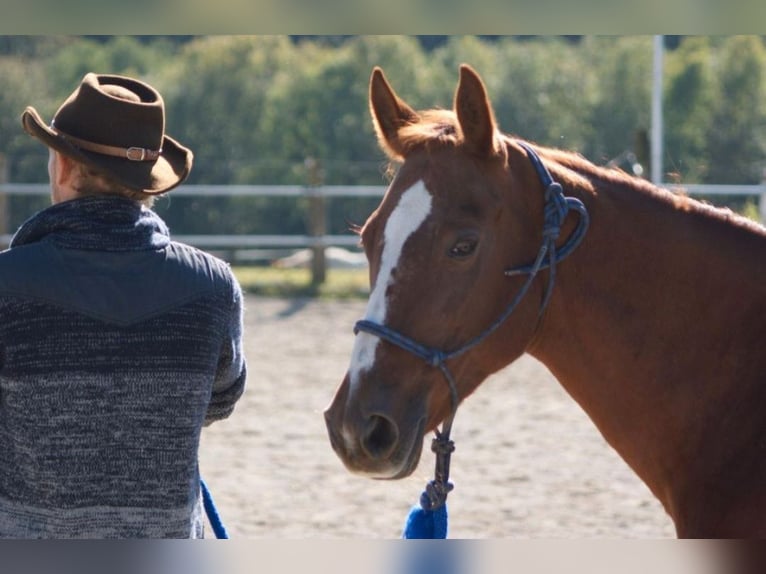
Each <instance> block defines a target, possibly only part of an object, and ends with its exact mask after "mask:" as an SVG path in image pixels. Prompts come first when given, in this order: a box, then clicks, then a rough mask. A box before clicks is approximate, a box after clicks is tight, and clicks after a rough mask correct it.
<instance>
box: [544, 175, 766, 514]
mask: <svg viewBox="0 0 766 574" xmlns="http://www.w3.org/2000/svg"><path fill="white" fill-rule="evenodd" d="M584 199H585V201H586V203H587V205H588V208H589V210H590V211H591V213H592V225H591V229H590V230H589V231H588V235H587V238H586V241H585V242H584V243H583V244H582V245H581V247H580V248H579V250H578V251H577V252H576V253H575V254H573V255H572V256H571V258H570V259H569V260H567V261H565V262H562V263H561V265H560V268H559V272H558V274H557V280H556V286H555V288H554V295H553V298H552V300H551V302H550V307H549V309H548V311H547V313H546V316H545V318H544V319H543V323H542V325H541V327H540V331H539V333H538V336H537V337H536V339H535V341H534V343H533V345H532V347H531V348H530V349H529V351H530V353H531V354H533V355H534V356H536V357H537V358H538V359H540V360H541V361H542V362H543V363H545V364H546V365H547V366H548V368H549V369H550V370H551V372H552V373H553V374H554V376H556V377H557V379H558V380H559V381H560V382H561V383H562V385H563V386H564V387H565V388H566V390H567V391H568V392H569V393H570V394H571V395H572V397H573V398H574V399H575V400H577V401H578V402H579V403H580V405H581V406H582V407H583V408H584V410H585V411H586V412H588V414H589V416H590V417H591V419H592V420H593V421H594V423H595V424H596V425H597V426H598V427H599V429H600V430H601V432H602V433H603V435H604V437H605V438H606V439H607V440H608V441H609V442H610V444H612V446H613V447H614V448H615V449H616V450H617V451H618V452H620V454H621V455H622V456H623V458H624V459H625V460H626V462H628V464H630V465H631V466H632V467H633V468H634V470H636V472H637V473H638V474H639V475H640V476H641V477H642V478H643V480H644V481H645V482H646V483H647V485H648V486H649V487H650V488H651V489H652V491H653V492H654V493H655V495H656V496H657V497H658V498H659V499H660V500H661V501H662V502H663V503H664V504H665V506H666V508H667V509H668V511H669V512H671V514H673V512H672V510H673V506H674V505H675V504H676V501H675V500H674V497H675V496H676V493H675V492H674V491H677V490H679V489H683V488H684V487H683V485H679V484H678V480H682V476H679V465H680V466H683V465H685V464H687V463H688V462H689V461H688V460H687V457H693V456H695V453H694V452H693V451H694V449H695V448H697V446H698V445H697V444H696V443H695V441H697V440H698V437H701V436H702V433H704V432H706V431H704V425H705V423H706V421H707V422H709V420H708V417H709V416H711V414H712V413H711V410H710V405H714V404H716V403H715V402H716V401H726V400H729V398H730V397H729V396H728V393H729V391H728V390H727V388H726V387H725V386H723V385H721V384H719V383H720V381H721V380H726V379H728V378H731V377H732V376H737V373H736V372H735V373H732V372H731V371H732V370H737V369H743V370H744V369H746V367H744V363H746V362H747V361H746V360H745V359H746V358H745V357H739V356H737V349H738V344H739V342H738V340H737V338H738V337H747V338H752V337H754V336H766V333H764V329H763V328H762V327H761V325H760V323H761V322H762V321H761V319H760V317H763V313H764V312H766V308H764V307H765V306H764V300H765V299H766V298H765V297H764V294H765V293H764V287H763V284H762V281H761V279H763V278H766V235H761V236H759V235H758V234H757V233H754V232H752V231H748V230H746V229H744V228H737V227H736V226H731V225H727V224H726V223H725V222H724V221H723V218H722V217H721V216H719V215H713V214H712V210H709V209H708V210H707V211H709V212H710V213H706V209H707V208H702V207H700V206H698V205H697V204H696V203H694V202H691V201H690V200H675V199H673V198H671V197H670V196H669V195H665V196H663V195H662V194H656V193H653V192H650V191H647V190H643V191H641V190H631V189H629V188H628V187H627V186H626V187H623V188H621V189H617V188H615V187H614V186H612V187H609V186H605V187H604V189H598V190H597V193H596V194H585V195H584ZM754 267H755V268H756V269H755V270H754V269H753V268H754ZM732 285H736V289H735V290H732V288H731V287H732ZM754 319H755V321H754ZM754 329H757V331H758V333H754V331H753V330H754ZM743 347H745V348H746V345H743ZM751 350H752V349H751ZM715 356H718V357H720V360H712V361H711V360H710V358H711V357H715ZM748 359H752V358H751V357H748ZM751 362H752V361H751ZM761 368H763V365H762V366H761ZM743 375H744V376H747V373H746V372H743ZM699 440H702V439H701V438H700V439H699Z"/></svg>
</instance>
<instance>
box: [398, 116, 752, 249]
mask: <svg viewBox="0 0 766 574" xmlns="http://www.w3.org/2000/svg"><path fill="white" fill-rule="evenodd" d="M500 137H501V141H502V142H503V144H504V145H506V146H508V145H510V144H511V142H513V141H518V140H519V139H520V138H517V137H515V136H512V135H508V134H500ZM397 138H398V141H397V143H398V145H399V149H400V150H401V154H402V156H407V155H409V153H411V152H412V151H414V150H415V149H423V148H425V149H435V148H437V149H438V148H440V147H455V146H458V145H459V144H460V143H461V142H462V141H463V134H462V131H461V129H460V124H459V122H458V119H457V115H456V114H455V112H454V111H452V110H446V109H440V108H434V109H430V110H424V111H419V112H418V121H417V122H414V123H410V124H407V125H405V126H403V127H402V128H400V129H399V131H398V133H397ZM528 143H530V144H531V145H533V146H534V148H535V150H537V152H538V154H539V155H540V157H541V158H543V159H544V160H546V165H547V166H548V169H549V170H550V171H551V174H552V175H553V176H554V178H555V179H557V180H558V181H559V182H560V183H561V184H562V185H564V186H565V187H569V186H572V187H577V188H579V189H585V190H588V191H590V192H595V193H597V192H598V188H600V187H603V186H609V187H619V188H625V189H631V190H635V191H638V192H640V193H643V194H646V195H649V196H651V197H654V198H656V199H658V200H660V201H663V202H665V203H669V204H671V205H673V206H674V207H675V208H676V209H678V210H680V211H687V212H697V213H700V214H702V215H704V216H707V217H711V218H713V219H718V220H722V221H725V222H727V223H729V224H734V225H737V226H739V227H744V228H747V229H748V230H750V231H756V232H758V233H760V234H764V233H766V230H764V228H763V227H762V226H761V225H759V224H758V223H756V222H754V221H752V220H750V219H748V218H746V217H744V216H741V215H738V214H736V213H734V212H733V211H731V209H728V208H719V207H715V206H712V205H710V204H708V203H705V202H703V201H699V200H696V199H693V198H691V197H689V196H688V195H686V194H684V193H683V191H681V193H676V192H674V191H670V190H668V189H664V188H660V187H657V186H655V185H654V184H652V183H651V182H649V181H647V180H645V179H641V178H639V177H635V176H633V175H630V174H628V173H626V172H624V171H622V170H620V169H616V168H610V167H602V166H598V165H596V164H594V163H592V162H591V161H589V160H588V159H586V158H585V157H583V156H582V155H580V154H578V153H575V152H572V151H566V150H562V149H558V148H552V147H545V146H540V145H537V144H535V143H533V142H528ZM393 159H394V160H395V161H397V160H398V161H401V160H403V157H396V156H395V157H393ZM393 170H394V166H393V165H389V173H390V174H392V173H393Z"/></svg>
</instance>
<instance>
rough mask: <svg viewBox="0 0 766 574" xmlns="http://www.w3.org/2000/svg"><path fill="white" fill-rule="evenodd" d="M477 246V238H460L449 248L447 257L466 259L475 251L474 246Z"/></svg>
mask: <svg viewBox="0 0 766 574" xmlns="http://www.w3.org/2000/svg"><path fill="white" fill-rule="evenodd" d="M478 244H479V240H478V238H476V237H474V236H469V237H461V238H460V239H458V240H457V241H456V242H455V244H454V245H453V246H452V247H451V248H450V250H449V256H450V257H456V258H460V257H468V256H469V255H471V254H472V253H473V252H474V251H476V246H477V245H478Z"/></svg>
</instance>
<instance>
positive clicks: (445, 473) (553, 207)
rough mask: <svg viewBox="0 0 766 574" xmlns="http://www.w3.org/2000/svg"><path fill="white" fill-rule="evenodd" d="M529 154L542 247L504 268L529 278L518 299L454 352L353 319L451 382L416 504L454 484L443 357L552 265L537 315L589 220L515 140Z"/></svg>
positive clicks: (442, 497)
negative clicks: (539, 193) (569, 221)
mask: <svg viewBox="0 0 766 574" xmlns="http://www.w3.org/2000/svg"><path fill="white" fill-rule="evenodd" d="M518 144H519V145H520V146H521V147H523V148H524V149H525V150H526V152H527V157H528V158H529V161H530V162H532V165H533V166H534V168H535V171H536V172H537V175H538V177H539V179H540V183H541V184H542V186H543V189H544V190H545V207H544V209H543V216H544V218H543V241H542V244H541V245H540V250H539V251H538V252H537V257H536V258H535V261H534V263H532V264H531V265H525V266H522V267H515V268H513V269H508V270H506V271H505V275H506V277H512V276H515V275H527V276H528V277H527V280H526V282H525V283H524V285H523V286H522V287H521V289H520V290H519V292H518V293H517V294H516V297H515V298H514V299H513V301H511V303H510V305H508V307H507V308H506V310H505V311H504V312H503V313H502V315H500V316H499V317H498V318H497V319H496V320H495V322H494V323H492V324H491V325H490V326H489V327H487V329H485V330H484V331H483V332H481V333H480V334H479V335H477V336H476V337H474V338H473V339H471V340H469V341H468V342H467V343H466V344H464V345H463V346H462V347H459V348H458V349H455V350H454V351H448V352H447V351H442V350H440V349H432V348H430V347H426V346H424V345H421V344H420V343H418V342H417V341H414V340H412V339H410V338H409V337H406V336H405V335H402V334H401V333H399V332H398V331H394V330H393V329H391V328H389V327H386V326H385V325H381V324H378V323H375V322H373V321H368V320H365V319H363V320H361V321H357V323H356V325H355V326H354V333H355V334H358V333H359V332H360V331H362V332H365V333H369V334H370V335H375V336H376V337H378V338H380V339H383V340H384V341H387V342H389V343H392V344H394V345H396V346H397V347H399V348H401V349H404V350H405V351H407V352H409V353H411V354H413V355H415V356H416V357H420V358H421V359H423V360H424V361H425V362H426V363H428V364H429V365H431V366H433V367H438V368H439V370H441V372H442V373H443V374H444V378H445V379H446V380H447V384H448V385H449V390H450V397H451V405H452V406H451V412H450V414H449V416H448V417H447V418H446V419H445V420H444V422H443V423H442V430H441V431H439V430H438V429H437V430H436V431H435V435H436V436H435V438H434V439H433V441H432V442H431V450H432V451H433V452H435V453H436V470H435V472H434V480H432V481H431V482H430V483H428V485H427V486H426V490H425V492H423V494H422V496H421V498H420V505H421V506H422V507H423V509H425V510H435V509H437V508H439V507H440V506H443V505H444V504H445V503H446V501H447V494H449V492H450V490H452V484H451V483H450V482H449V464H450V455H451V454H452V451H454V450H455V443H454V442H453V441H451V440H450V438H449V436H450V432H451V430H452V422H453V421H454V419H455V414H456V412H457V407H458V402H459V396H458V392H457V384H456V383H455V379H454V377H453V376H452V373H451V372H450V370H449V368H448V367H447V364H446V361H448V360H449V359H454V358H456V357H458V356H460V355H462V354H463V353H465V352H467V351H468V350H469V349H472V348H473V347H475V346H476V345H478V344H479V343H481V342H482V341H483V340H484V339H486V338H487V337H488V336H489V335H491V334H492V333H494V332H495V331H496V330H497V329H498V328H499V327H500V326H501V325H502V324H503V323H504V322H505V320H506V319H508V317H509V316H510V315H511V313H513V311H514V309H516V307H517V306H518V304H519V303H520V302H521V300H522V299H523V298H524V296H525V295H526V294H527V292H528V291H529V288H530V287H531V285H532V281H533V280H534V278H535V277H536V276H537V273H538V272H539V271H540V270H542V269H550V273H549V274H548V285H547V287H546V289H545V295H544V297H543V301H542V303H541V305H540V311H539V316H541V315H542V314H543V312H544V311H545V308H546V307H547V306H548V302H549V301H550V297H551V293H552V291H553V282H554V281H555V279H556V264H557V263H558V262H559V261H561V260H562V259H565V258H566V257H568V256H569V255H571V254H572V252H573V251H574V250H575V249H576V248H577V246H578V245H579V244H580V243H581V242H582V240H583V238H584V237H585V232H586V231H587V229H588V224H589V222H590V218H589V216H588V211H587V210H586V209H585V205H583V203H582V202H581V201H580V200H579V199H577V198H574V197H565V196H564V191H563V189H562V187H561V185H560V184H559V183H558V182H556V181H554V180H553V177H551V174H550V172H549V171H548V168H546V167H545V165H543V162H542V161H541V160H540V158H539V157H538V155H537V153H535V151H534V150H533V149H532V148H531V147H530V146H529V145H527V144H526V143H524V142H518ZM570 210H573V211H576V212H577V213H578V214H579V218H578V221H577V227H576V228H575V230H574V231H573V232H572V235H571V236H570V237H569V239H568V240H567V242H566V243H565V244H564V245H563V246H561V248H560V249H558V250H557V249H556V240H557V239H558V238H559V235H560V233H561V226H562V225H563V223H564V220H565V219H566V216H567V214H568V213H569V211H570Z"/></svg>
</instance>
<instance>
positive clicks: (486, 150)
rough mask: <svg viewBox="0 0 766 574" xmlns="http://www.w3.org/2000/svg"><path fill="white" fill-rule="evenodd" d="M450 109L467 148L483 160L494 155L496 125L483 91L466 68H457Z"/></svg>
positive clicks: (473, 73)
mask: <svg viewBox="0 0 766 574" xmlns="http://www.w3.org/2000/svg"><path fill="white" fill-rule="evenodd" d="M454 107H455V112H456V113H457V118H458V121H459V122H460V129H461V130H462V131H463V139H464V140H465V144H466V145H467V146H468V148H469V149H470V150H471V151H472V152H473V153H476V154H477V155H480V156H484V157H489V156H493V155H497V153H498V152H499V151H500V149H499V148H500V145H499V142H498V141H497V137H496V134H497V125H496V124H495V115H494V113H493V112H492V105H491V104H490V102H489V98H488V97H487V90H486V89H485V88H484V83H483V82H482V81H481V78H480V77H479V75H478V74H477V73H476V72H475V71H474V70H473V68H471V67H470V66H468V65H466V64H463V65H461V66H460V81H459V82H458V85H457V90H456V92H455V105H454Z"/></svg>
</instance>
